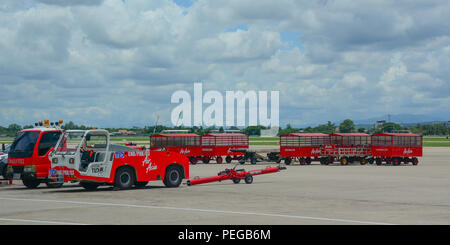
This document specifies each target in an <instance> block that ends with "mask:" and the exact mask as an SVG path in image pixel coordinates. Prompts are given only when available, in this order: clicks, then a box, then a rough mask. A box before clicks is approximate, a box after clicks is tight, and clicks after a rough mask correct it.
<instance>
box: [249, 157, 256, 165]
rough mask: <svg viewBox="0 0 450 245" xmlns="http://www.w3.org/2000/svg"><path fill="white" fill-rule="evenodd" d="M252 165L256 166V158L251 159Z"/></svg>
mask: <svg viewBox="0 0 450 245" xmlns="http://www.w3.org/2000/svg"><path fill="white" fill-rule="evenodd" d="M250 163H251V164H253V165H254V164H256V158H254V157H252V158H251V159H250Z"/></svg>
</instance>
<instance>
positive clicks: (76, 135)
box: [49, 129, 189, 190]
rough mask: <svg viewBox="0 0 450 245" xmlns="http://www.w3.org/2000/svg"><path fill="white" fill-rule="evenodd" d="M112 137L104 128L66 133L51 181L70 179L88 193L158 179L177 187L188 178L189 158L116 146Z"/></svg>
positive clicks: (53, 159) (54, 156)
mask: <svg viewBox="0 0 450 245" xmlns="http://www.w3.org/2000/svg"><path fill="white" fill-rule="evenodd" d="M109 137H110V135H109V132H108V131H106V130H101V129H95V130H67V131H66V132H64V134H63V136H62V137H61V138H60V139H59V141H58V143H57V145H56V147H55V150H54V151H53V154H52V157H51V169H50V170H49V178H51V179H52V180H54V181H56V182H63V181H64V180H65V179H66V176H69V178H71V179H74V180H77V181H80V185H81V186H82V187H83V188H85V189H87V190H95V189H97V187H99V186H100V185H113V186H114V187H116V188H117V189H128V188H131V187H132V186H135V187H143V186H145V185H147V183H148V182H149V181H156V180H162V181H163V183H164V184H165V186H167V187H178V186H179V185H180V184H181V182H182V180H183V179H184V178H189V159H188V158H187V157H186V156H184V155H182V154H179V153H176V152H169V151H163V150H161V151H151V150H149V149H147V150H138V149H134V148H132V147H128V146H122V145H115V144H111V143H110V138H109Z"/></svg>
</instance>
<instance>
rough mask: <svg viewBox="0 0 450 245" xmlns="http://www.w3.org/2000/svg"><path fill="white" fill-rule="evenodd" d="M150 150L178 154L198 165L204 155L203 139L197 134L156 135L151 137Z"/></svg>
mask: <svg viewBox="0 0 450 245" xmlns="http://www.w3.org/2000/svg"><path fill="white" fill-rule="evenodd" d="M150 150H152V151H157V150H161V151H171V152H177V153H180V154H182V155H185V156H187V157H188V158H189V161H190V162H191V163H192V164H196V163H197V160H198V157H199V156H201V155H202V150H201V137H200V135H197V134H156V135H153V136H151V137H150Z"/></svg>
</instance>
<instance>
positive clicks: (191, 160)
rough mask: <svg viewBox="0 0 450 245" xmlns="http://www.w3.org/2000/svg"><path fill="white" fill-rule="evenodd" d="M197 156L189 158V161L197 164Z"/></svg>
mask: <svg viewBox="0 0 450 245" xmlns="http://www.w3.org/2000/svg"><path fill="white" fill-rule="evenodd" d="M197 161H198V160H197V158H196V157H190V158H189V162H190V163H191V164H192V165H195V164H197Z"/></svg>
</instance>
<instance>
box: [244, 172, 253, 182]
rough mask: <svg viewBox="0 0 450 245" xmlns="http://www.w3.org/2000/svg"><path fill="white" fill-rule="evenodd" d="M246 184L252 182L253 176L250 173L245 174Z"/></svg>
mask: <svg viewBox="0 0 450 245" xmlns="http://www.w3.org/2000/svg"><path fill="white" fill-rule="evenodd" d="M244 180H245V183H246V184H251V183H253V176H252V175H251V174H247V175H246V176H245V178H244Z"/></svg>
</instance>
